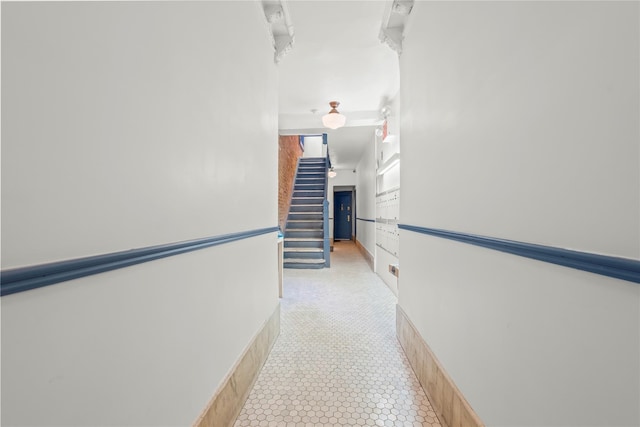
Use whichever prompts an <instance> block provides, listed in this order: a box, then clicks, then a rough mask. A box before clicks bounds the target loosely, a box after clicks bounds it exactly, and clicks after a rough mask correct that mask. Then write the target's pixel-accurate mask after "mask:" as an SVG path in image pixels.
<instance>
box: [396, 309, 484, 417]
mask: <svg viewBox="0 0 640 427" xmlns="http://www.w3.org/2000/svg"><path fill="white" fill-rule="evenodd" d="M396 333H397V335H398V341H400V345H402V348H403V349H404V352H405V354H406V355H407V359H409V363H410V364H411V367H412V368H413V371H414V372H415V373H416V376H417V377H418V381H420V384H421V385H422V388H423V389H424V391H425V393H426V394H427V397H428V398H429V401H430V402H431V405H432V406H433V408H434V409H435V411H436V413H437V414H438V418H439V419H440V423H441V424H442V425H443V426H444V427H484V424H483V423H482V421H481V420H480V418H478V416H477V415H476V413H475V412H474V411H473V409H472V408H471V406H470V405H469V403H468V402H467V401H466V399H465V398H464V396H463V395H462V393H461V392H460V390H459V389H458V387H456V385H455V383H454V382H453V380H452V379H451V378H450V377H449V375H448V374H447V372H446V371H445V370H444V369H443V367H442V365H441V364H440V362H439V361H438V359H437V358H436V357H435V355H434V354H433V352H432V351H431V349H430V348H429V346H428V345H427V343H426V342H425V341H424V339H423V338H422V336H420V334H419V333H418V331H417V329H416V328H415V326H414V325H413V323H411V320H409V318H408V317H407V315H406V314H405V312H404V311H403V310H402V308H401V307H400V306H399V305H396Z"/></svg>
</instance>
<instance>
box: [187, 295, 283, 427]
mask: <svg viewBox="0 0 640 427" xmlns="http://www.w3.org/2000/svg"><path fill="white" fill-rule="evenodd" d="M279 334H280V303H278V306H277V307H276V310H275V311H274V312H273V314H272V315H271V317H270V318H269V320H267V322H266V323H265V324H264V326H263V327H262V329H261V330H260V331H259V332H258V334H257V335H256V336H255V337H254V339H253V341H252V342H251V344H249V346H248V347H247V349H246V350H245V352H244V353H243V354H242V356H240V359H238V361H237V362H236V364H235V366H234V367H233V368H232V369H231V372H230V373H229V374H228V375H227V377H226V378H225V379H224V381H223V382H222V385H221V386H220V388H219V389H218V390H217V391H216V393H215V394H214V395H213V398H212V399H211V401H210V402H209V404H208V405H207V407H206V408H205V410H204V411H203V412H202V415H200V417H199V418H198V419H197V420H196V422H195V423H194V424H193V426H194V427H223V426H229V427H230V426H232V425H233V423H234V422H235V420H236V418H237V417H238V415H239V414H240V411H241V410H242V406H243V405H244V402H245V401H246V400H247V397H249V393H250V392H251V389H252V388H253V384H254V383H255V381H256V379H257V378H258V374H259V373H260V370H261V369H262V366H263V365H264V362H265V361H266V360H267V356H268V355H269V352H270V351H271V348H272V347H273V344H274V343H275V342H276V338H277V337H278V335H279Z"/></svg>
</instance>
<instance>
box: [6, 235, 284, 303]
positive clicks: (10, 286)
mask: <svg viewBox="0 0 640 427" xmlns="http://www.w3.org/2000/svg"><path fill="white" fill-rule="evenodd" d="M277 231H278V227H269V228H260V229H257V230H250V231H242V232H239V233H232V234H224V235H220V236H214V237H206V238H202V239H195V240H188V241H184V242H177V243H169V244H166V245H158V246H149V247H146V248H141V249H131V250H128V251H122V252H113V253H110V254H105V255H97V256H92V257H87V258H77V259H72V260H67V261H60V262H54V263H49V264H40V265H34V266H29V267H22V268H15V269H10V270H4V271H2V272H0V282H1V283H0V295H1V296H5V295H11V294H15V293H17V292H24V291H28V290H30V289H36V288H40V287H43V286H48V285H53V284H56V283H60V282H64V281H67V280H71V279H77V278H80V277H85V276H90V275H92V274H98V273H103V272H105V271H110V270H116V269H118V268H124V267H129V266H131V265H135V264H141V263H143V262H148V261H153V260H156V259H160V258H166V257H170V256H174V255H179V254H183V253H185V252H191V251H197V250H199V249H205V248H209V247H211V246H216V245H222V244H224V243H230V242H235V241H236V240H242V239H246V238H249V237H255V236H260V235H262V234H267V233H275V232H277Z"/></svg>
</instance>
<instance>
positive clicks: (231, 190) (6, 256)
mask: <svg viewBox="0 0 640 427" xmlns="http://www.w3.org/2000/svg"><path fill="white" fill-rule="evenodd" d="M2 66H3V68H2V74H3V75H2V124H3V129H2V132H3V133H2V249H3V254H2V255H3V256H2V267H3V269H4V268H11V267H18V266H25V265H33V264H39V263H43V262H48V261H56V260H62V259H70V258H75V257H82V256H89V255H94V254H102V253H109V252H113V251H120V250H126V249H131V248H140V247H145V246H149V245H155V244H162V243H171V242H176V241H182V240H188V239H193V238H199V237H206V236H214V235H218V234H225V233H230V232H238V231H243V230H252V229H256V228H263V227H271V226H275V225H277V206H276V204H277V111H276V106H277V75H276V67H275V65H274V64H273V49H272V46H271V43H270V40H269V36H268V30H267V26H266V22H265V19H264V15H263V13H262V10H261V7H260V6H259V4H258V3H256V2H206V3H205V2H191V3H180V2H173V3H172V2H160V3H153V2H142V3H110V2H104V3H96V2H90V3H80V2H71V3H49V2H47V3H3V4H2ZM275 240H276V239H275V236H274V235H265V236H261V237H257V238H253V239H250V240H244V241H240V242H236V243H233V244H229V245H225V246H222V247H214V248H210V249H206V250H202V251H198V252H192V253H189V254H185V255H180V256H176V257H172V258H167V259H163V260H159V261H154V262H150V263H145V264H141V265H137V266H135V267H131V268H127V269H122V270H117V271H113V272H109V273H104V274H100V275H96V276H91V277H87V278H83V279H78V280H74V281H70V282H66V283H62V284H59V285H55V286H50V287H46V288H41V289H38V290H33V291H29V292H25V293H20V294H15V295H11V296H7V297H3V298H2V411H3V414H2V415H3V424H5V423H6V424H7V425H45V424H46V425H53V424H61V425H70V424H75V425H160V424H162V425H187V424H190V423H192V422H193V421H194V420H195V419H196V417H197V416H198V415H199V414H200V411H201V410H202V409H203V408H204V407H205V405H206V404H207V402H208V401H209V399H210V398H211V396H212V395H213V393H214V391H215V390H216V388H217V386H218V385H219V383H220V381H221V380H222V379H223V378H224V376H225V375H226V373H227V372H228V371H229V370H230V368H231V367H232V365H233V364H234V362H235V361H236V360H237V358H238V356H239V355H240V354H241V352H242V351H243V350H244V348H245V347H246V345H247V344H249V342H250V340H251V338H252V337H253V336H254V334H255V333H256V332H257V331H258V330H259V328H260V327H261V326H262V324H263V323H264V321H265V320H266V319H267V318H268V316H269V315H270V314H271V313H272V312H273V310H274V309H275V307H276V305H277V302H278V297H277V295H278V294H277V292H278V291H277V277H278V276H277V264H276V259H277V257H276V245H275V243H276V242H275ZM248 259H249V260H252V261H251V262H252V268H250V269H247V268H244V265H245V264H244V263H245V262H246V260H248Z"/></svg>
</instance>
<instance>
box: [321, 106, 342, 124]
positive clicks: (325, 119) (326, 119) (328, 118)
mask: <svg viewBox="0 0 640 427" xmlns="http://www.w3.org/2000/svg"><path fill="white" fill-rule="evenodd" d="M329 105H330V106H331V111H329V113H328V114H325V115H324V116H322V124H323V125H324V126H325V127H327V128H329V129H338V128H341V127H342V126H344V124H345V122H346V121H347V118H346V117H345V116H343V115H342V114H340V113H339V112H338V110H336V108H337V107H338V105H340V103H339V102H338V101H331V102H330V103H329Z"/></svg>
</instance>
